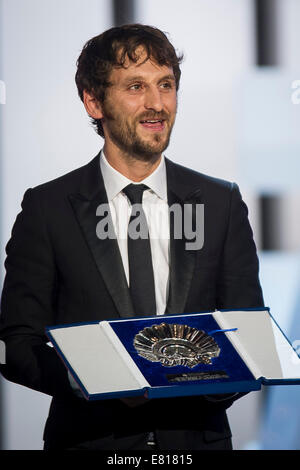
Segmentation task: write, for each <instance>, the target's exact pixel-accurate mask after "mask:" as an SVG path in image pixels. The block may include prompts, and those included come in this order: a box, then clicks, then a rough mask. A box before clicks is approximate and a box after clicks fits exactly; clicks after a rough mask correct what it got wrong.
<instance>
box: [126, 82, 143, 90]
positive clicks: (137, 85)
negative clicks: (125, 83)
mask: <svg viewBox="0 0 300 470" xmlns="http://www.w3.org/2000/svg"><path fill="white" fill-rule="evenodd" d="M141 88H142V85H141V84H140V83H134V84H133V85H130V87H129V90H140V89H141Z"/></svg>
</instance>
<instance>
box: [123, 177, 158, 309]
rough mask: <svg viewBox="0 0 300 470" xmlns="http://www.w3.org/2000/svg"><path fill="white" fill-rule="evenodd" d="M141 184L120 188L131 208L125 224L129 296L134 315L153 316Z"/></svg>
mask: <svg viewBox="0 0 300 470" xmlns="http://www.w3.org/2000/svg"><path fill="white" fill-rule="evenodd" d="M146 189H149V188H148V186H146V185H144V184H129V185H128V186H126V188H125V189H123V192H124V193H125V194H126V196H127V197H128V199H129V201H130V203H131V205H132V206H133V205H134V204H139V206H138V207H137V206H135V207H134V208H133V209H132V212H131V217H130V220H129V225H128V262H129V284H130V294H131V298H132V302H133V306H134V309H135V313H136V315H145V316H147V315H155V314H156V301H155V287H154V275H153V266H152V256H151V246H150V239H149V231H148V225H147V220H146V216H145V213H144V211H143V208H142V199H143V192H144V191H145V190H146Z"/></svg>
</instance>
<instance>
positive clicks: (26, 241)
mask: <svg viewBox="0 0 300 470" xmlns="http://www.w3.org/2000/svg"><path fill="white" fill-rule="evenodd" d="M22 209H23V210H22V211H21V213H20V214H19V215H18V216H17V219H16V222H15V224H14V227H13V230H12V237H11V239H10V241H9V242H8V244H7V247H6V253H7V258H6V261H5V267H6V277H5V281H4V287H3V292H2V299H1V317H0V339H1V340H3V341H4V342H5V346H6V364H5V365H2V366H1V369H0V370H1V372H2V374H3V375H4V377H5V378H7V379H8V380H10V381H12V382H16V383H19V384H21V385H24V386H27V387H29V388H32V389H34V390H38V391H40V392H44V393H46V394H49V395H55V394H61V393H63V394H64V393H70V391H71V388H70V386H69V382H68V377H67V371H66V369H65V367H64V365H63V363H62V362H61V361H60V359H59V358H58V356H57V354H56V353H55V351H54V350H53V348H50V347H49V346H47V344H46V343H47V338H46V336H45V327H46V326H49V325H53V324H54V323H55V299H56V285H57V282H56V277H57V272H56V268H55V258H54V254H53V250H52V246H51V242H50V240H49V237H48V234H47V227H46V223H45V214H44V213H43V211H42V210H41V206H40V195H39V192H38V191H36V190H28V191H27V192H26V193H25V195H24V199H23V203H22Z"/></svg>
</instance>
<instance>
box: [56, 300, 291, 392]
mask: <svg viewBox="0 0 300 470" xmlns="http://www.w3.org/2000/svg"><path fill="white" fill-rule="evenodd" d="M47 336H48V338H49V339H50V341H51V343H52V344H53V346H54V348H55V349H56V351H57V353H58V354H59V356H60V357H61V359H62V360H63V361H64V363H65V365H66V367H67V368H68V370H69V372H70V373H71V375H72V376H73V378H74V379H75V381H76V382H77V384H78V386H79V388H80V389H81V391H82V393H83V395H84V397H85V398H86V399H87V400H99V399H105V398H118V397H128V396H137V395H145V396H147V397H148V398H160V397H169V396H183V395H201V394H218V393H233V392H246V391H251V390H259V389H260V388H261V385H262V384H263V385H283V384H300V358H299V357H298V355H297V353H296V352H295V350H294V349H293V347H292V345H291V344H290V343H289V341H288V340H287V338H286V337H285V335H284V334H283V333H282V331H281V330H280V328H279V326H278V325H277V323H276V322H275V320H274V319H273V317H272V316H271V314H270V312H269V309H268V308H263V309H257V310H251V309H247V310H234V311H228V310H227V311H225V310H223V311H215V312H210V313H195V314H185V315H165V316H156V317H147V318H146V317H139V318H137V317H135V318H130V319H120V320H112V321H101V322H97V323H95V322H94V323H82V324H76V325H62V326H53V327H48V328H47Z"/></svg>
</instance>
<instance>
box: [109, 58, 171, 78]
mask: <svg viewBox="0 0 300 470" xmlns="http://www.w3.org/2000/svg"><path fill="white" fill-rule="evenodd" d="M143 76H144V77H153V78H156V77H157V79H160V78H162V77H163V76H168V78H170V79H172V78H173V79H174V80H175V76H174V72H173V68H172V67H170V66H168V65H162V64H159V63H158V62H157V61H156V59H155V58H154V57H153V56H148V54H146V52H145V51H143V52H142V53H140V54H139V55H138V56H137V60H136V61H133V60H130V58H129V57H128V56H127V57H126V58H125V60H124V63H122V64H120V65H115V66H113V67H112V70H111V73H110V78H109V80H110V81H111V82H112V83H115V82H120V80H122V81H123V80H124V81H127V80H130V79H131V78H134V77H137V78H138V77H139V78H142V77H143Z"/></svg>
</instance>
